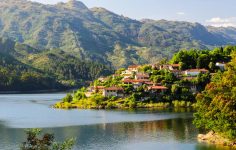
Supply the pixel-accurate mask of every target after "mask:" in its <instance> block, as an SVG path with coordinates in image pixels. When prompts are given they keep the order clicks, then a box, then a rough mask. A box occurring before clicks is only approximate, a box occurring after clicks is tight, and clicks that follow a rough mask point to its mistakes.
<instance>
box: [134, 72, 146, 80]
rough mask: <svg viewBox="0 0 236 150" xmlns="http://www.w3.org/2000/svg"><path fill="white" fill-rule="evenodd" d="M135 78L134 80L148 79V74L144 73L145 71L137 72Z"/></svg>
mask: <svg viewBox="0 0 236 150" xmlns="http://www.w3.org/2000/svg"><path fill="white" fill-rule="evenodd" d="M135 79H136V80H140V79H149V75H148V74H145V73H137V74H136V75H135Z"/></svg>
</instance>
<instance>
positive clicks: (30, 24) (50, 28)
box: [0, 0, 236, 69]
mask: <svg viewBox="0 0 236 150" xmlns="http://www.w3.org/2000/svg"><path fill="white" fill-rule="evenodd" d="M235 32H236V29H235V28H214V27H205V26H203V25H201V24H199V23H189V22H178V21H166V20H158V21H156V20H149V19H146V20H134V19H131V18H127V17H124V16H121V15H117V14H115V13H113V12H111V11H108V10H106V9H104V8H91V9H89V8H87V7H86V6H85V5H84V4H83V3H82V2H79V1H76V0H70V1H68V2H67V3H58V4H56V5H44V4H40V3H35V2H31V1H27V0H17V1H16V0H2V1H1V3H0V36H2V37H6V38H9V39H11V40H13V41H17V42H20V43H24V44H27V45H30V46H31V47H33V48H35V49H38V50H40V51H45V50H47V49H58V51H64V52H66V53H69V54H71V55H73V56H74V57H78V58H80V60H83V61H84V60H86V61H97V62H100V63H102V64H105V65H108V66H112V67H114V68H116V69H117V68H120V67H128V66H129V65H131V64H146V63H155V62H156V61H158V60H160V58H163V57H169V58H171V57H172V55H173V53H175V52H178V51H179V50H181V49H192V48H195V49H209V48H212V47H215V46H223V45H226V44H235V43H236V37H235V36H234V34H233V33H235Z"/></svg>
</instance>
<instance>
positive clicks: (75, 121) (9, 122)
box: [0, 93, 222, 150]
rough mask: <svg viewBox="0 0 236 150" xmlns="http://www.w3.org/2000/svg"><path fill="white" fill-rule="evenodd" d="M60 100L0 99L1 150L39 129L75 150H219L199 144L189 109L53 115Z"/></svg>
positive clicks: (53, 97)
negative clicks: (73, 143)
mask: <svg viewBox="0 0 236 150" xmlns="http://www.w3.org/2000/svg"><path fill="white" fill-rule="evenodd" d="M64 96H65V93H53V94H1V95H0V149H2V150H15V149H19V145H20V143H21V142H22V141H24V139H25V133H24V130H25V129H27V128H42V129H43V131H45V132H50V133H54V134H55V136H56V139H57V140H59V141H62V140H64V139H66V138H71V137H74V138H76V139H77V141H76V146H75V148H74V149H75V150H77V149H79V150H133V149H135V150H139V149H140V150H143V149H147V150H152V149H153V150H154V149H155V150H157V149H165V150H221V149H222V147H216V146H213V145H207V144H203V143H198V141H197V139H196V137H197V134H198V130H197V129H196V128H195V127H194V125H193V124H192V120H193V118H192V116H193V113H192V112H191V111H190V110H184V109H181V110H145V109H143V110H127V111H121V110H120V111H119V110H112V111H111V110H109V111H106V110H77V109H76V110H56V109H53V108H51V105H52V104H54V103H55V102H56V101H58V100H60V99H61V98H62V97H64Z"/></svg>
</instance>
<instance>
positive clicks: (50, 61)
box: [0, 38, 111, 91]
mask: <svg viewBox="0 0 236 150" xmlns="http://www.w3.org/2000/svg"><path fill="white" fill-rule="evenodd" d="M110 73H111V70H110V69H109V67H107V66H105V65H102V64H99V63H96V62H91V61H82V60H80V59H79V58H77V57H75V56H72V55H70V54H69V53H66V52H63V51H60V50H45V51H40V50H38V49H35V48H32V47H30V46H28V45H25V44H20V43H16V42H13V41H11V40H9V39H5V38H0V78H1V80H0V91H34V90H49V89H65V88H72V87H78V86H81V85H85V82H86V81H91V80H93V79H95V78H97V77H99V76H101V75H107V74H110Z"/></svg>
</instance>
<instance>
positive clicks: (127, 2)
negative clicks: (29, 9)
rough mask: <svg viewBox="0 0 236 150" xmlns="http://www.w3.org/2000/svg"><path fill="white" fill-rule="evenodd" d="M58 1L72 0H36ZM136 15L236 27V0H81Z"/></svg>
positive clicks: (46, 2)
mask: <svg viewBox="0 0 236 150" xmlns="http://www.w3.org/2000/svg"><path fill="white" fill-rule="evenodd" d="M33 1H37V2H41V3H45V4H55V3H57V2H66V1H68V0H33ZM80 1H82V2H83V3H84V4H86V5H87V6H88V7H89V8H91V7H104V8H106V9H108V10H111V11H113V12H115V13H117V14H119V15H121V14H122V15H124V16H127V17H130V18H133V19H142V18H149V19H166V20H181V21H190V22H199V23H202V24H205V25H213V26H235V27H236V11H235V8H236V0H80Z"/></svg>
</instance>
